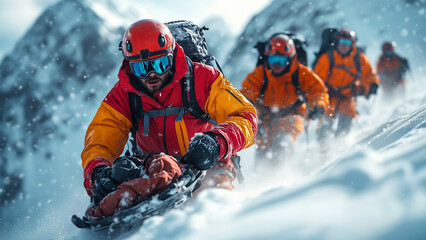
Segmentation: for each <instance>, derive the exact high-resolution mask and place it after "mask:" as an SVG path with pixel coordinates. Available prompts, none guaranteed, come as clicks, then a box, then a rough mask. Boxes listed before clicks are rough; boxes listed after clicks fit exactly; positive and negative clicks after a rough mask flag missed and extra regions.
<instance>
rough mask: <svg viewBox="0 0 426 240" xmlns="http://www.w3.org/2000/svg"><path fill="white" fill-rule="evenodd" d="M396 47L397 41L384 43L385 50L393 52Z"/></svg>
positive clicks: (383, 48) (383, 49)
mask: <svg viewBox="0 0 426 240" xmlns="http://www.w3.org/2000/svg"><path fill="white" fill-rule="evenodd" d="M395 47H396V42H385V43H383V45H382V51H383V52H393V50H394V48H395Z"/></svg>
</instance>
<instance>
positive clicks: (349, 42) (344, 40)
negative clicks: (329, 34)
mask: <svg viewBox="0 0 426 240" xmlns="http://www.w3.org/2000/svg"><path fill="white" fill-rule="evenodd" d="M339 44H346V45H352V40H350V39H339Z"/></svg>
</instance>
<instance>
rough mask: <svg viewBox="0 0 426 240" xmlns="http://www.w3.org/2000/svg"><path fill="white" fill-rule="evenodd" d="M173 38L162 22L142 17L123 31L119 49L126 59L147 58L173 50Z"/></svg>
mask: <svg viewBox="0 0 426 240" xmlns="http://www.w3.org/2000/svg"><path fill="white" fill-rule="evenodd" d="M174 48H175V39H174V37H173V35H172V33H171V32H170V30H169V28H168V27H167V26H166V25H165V24H164V23H162V22H159V21H157V20H153V19H143V20H140V21H137V22H135V23H133V24H132V25H131V26H130V27H129V28H128V29H127V30H126V32H125V33H124V35H123V40H122V41H121V43H120V50H121V51H122V53H123V56H124V58H125V59H126V60H128V61H134V60H149V59H153V58H156V57H159V56H162V55H165V54H168V53H171V52H173V50H174Z"/></svg>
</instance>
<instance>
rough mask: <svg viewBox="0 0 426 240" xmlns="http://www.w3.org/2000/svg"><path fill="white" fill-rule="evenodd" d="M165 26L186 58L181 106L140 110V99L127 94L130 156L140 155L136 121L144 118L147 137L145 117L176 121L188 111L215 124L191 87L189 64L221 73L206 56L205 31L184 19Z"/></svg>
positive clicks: (211, 59)
mask: <svg viewBox="0 0 426 240" xmlns="http://www.w3.org/2000/svg"><path fill="white" fill-rule="evenodd" d="M166 25H167V26H168V28H169V29H170V31H171V33H172V35H173V37H174V38H175V40H176V42H177V43H178V44H179V45H180V46H181V47H182V48H183V49H184V52H185V55H186V56H187V58H186V61H187V64H188V69H189V71H188V73H187V74H186V75H185V77H184V78H186V79H187V80H181V81H180V83H181V89H182V101H183V105H184V106H183V107H172V108H166V109H165V110H154V111H144V110H143V107H142V102H141V97H140V96H139V95H138V94H136V93H132V92H128V95H129V104H130V109H131V112H132V125H133V126H132V128H131V130H130V132H131V137H132V139H131V143H132V152H133V154H134V155H135V154H136V155H138V154H137V153H140V152H139V151H138V147H137V144H136V132H137V129H138V123H139V120H140V119H142V118H144V136H147V135H148V132H149V118H152V117H159V116H169V115H176V114H177V115H178V117H177V121H180V120H181V119H182V116H183V114H184V113H185V112H189V113H191V114H192V115H193V116H195V117H196V118H200V119H204V120H206V121H208V122H210V123H212V124H214V125H216V122H215V121H214V120H213V119H212V118H210V116H209V115H208V114H207V113H205V112H204V111H203V110H202V108H201V107H200V106H199V104H198V102H197V100H196V98H195V88H194V74H193V70H194V69H193V66H194V64H193V62H200V63H204V64H207V65H210V66H213V67H215V68H218V69H219V70H221V69H220V66H219V64H218V63H217V61H216V59H215V58H214V57H213V56H210V55H209V54H208V51H207V43H206V39H205V37H204V34H203V30H208V28H206V27H202V28H199V27H198V26H197V25H195V24H194V23H192V22H190V21H185V20H182V21H173V22H169V23H166Z"/></svg>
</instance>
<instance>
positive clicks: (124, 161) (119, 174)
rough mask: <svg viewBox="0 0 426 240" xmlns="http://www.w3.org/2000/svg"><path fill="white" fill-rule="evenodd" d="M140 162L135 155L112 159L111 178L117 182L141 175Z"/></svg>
mask: <svg viewBox="0 0 426 240" xmlns="http://www.w3.org/2000/svg"><path fill="white" fill-rule="evenodd" d="M141 165H142V162H141V161H140V160H139V159H137V158H136V157H129V156H121V157H118V158H117V159H115V160H114V164H113V165H112V173H111V176H110V177H111V179H113V180H114V182H116V183H117V184H120V183H123V182H127V181H129V180H132V179H135V178H140V177H141V176H142V173H143V170H142V167H141Z"/></svg>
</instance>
